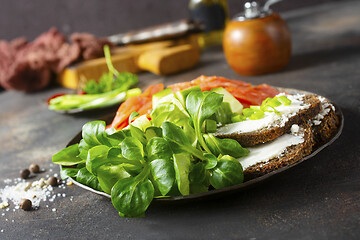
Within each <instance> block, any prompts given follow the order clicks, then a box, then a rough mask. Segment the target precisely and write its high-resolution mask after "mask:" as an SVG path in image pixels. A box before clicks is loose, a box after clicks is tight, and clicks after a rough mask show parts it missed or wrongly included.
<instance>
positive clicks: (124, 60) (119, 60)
mask: <svg viewBox="0 0 360 240" xmlns="http://www.w3.org/2000/svg"><path fill="white" fill-rule="evenodd" d="M174 44H175V42H174V41H161V42H154V43H146V44H139V45H129V46H125V47H118V48H114V49H112V50H111V61H112V63H113V65H114V67H115V68H116V69H117V70H118V71H119V72H131V73H139V72H141V69H140V68H139V67H138V65H137V59H138V57H139V55H140V54H141V53H143V52H145V51H148V50H149V49H158V48H165V47H169V46H172V45H174ZM108 71H109V70H108V67H107V65H106V61H105V58H104V57H103V58H97V59H92V60H87V61H83V62H80V63H77V64H74V65H72V66H69V67H67V68H66V69H65V70H64V71H63V72H62V73H61V74H60V75H59V76H58V82H59V83H60V84H61V85H62V86H64V87H66V88H71V89H77V88H78V87H79V84H80V83H81V82H83V81H86V80H90V79H95V80H98V79H99V78H100V77H101V75H102V74H103V73H105V72H108Z"/></svg>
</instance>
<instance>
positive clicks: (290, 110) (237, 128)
mask: <svg viewBox="0 0 360 240" xmlns="http://www.w3.org/2000/svg"><path fill="white" fill-rule="evenodd" d="M283 95H285V96H286V97H287V98H288V99H289V100H290V101H291V104H290V105H288V106H285V105H281V106H278V107H275V109H276V111H278V112H279V113H280V114H277V113H274V112H265V116H264V117H263V118H261V119H257V120H245V121H241V122H236V123H230V124H227V125H225V126H223V127H220V128H219V129H218V130H217V131H216V132H215V133H214V135H215V136H217V135H229V134H234V133H235V134H240V133H248V132H254V131H258V130H261V129H263V128H271V127H275V126H279V127H282V126H284V125H285V123H286V121H288V119H289V118H290V117H292V116H294V115H296V113H298V112H299V111H300V110H302V109H306V108H308V107H309V106H310V105H309V104H305V103H304V101H303V98H304V96H305V95H303V94H296V95H287V94H285V93H280V94H278V95H277V96H283Z"/></svg>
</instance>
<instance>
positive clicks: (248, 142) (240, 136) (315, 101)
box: [217, 95, 321, 147]
mask: <svg viewBox="0 0 360 240" xmlns="http://www.w3.org/2000/svg"><path fill="white" fill-rule="evenodd" d="M303 101H304V103H306V104H309V105H310V106H309V107H308V108H306V109H302V110H300V111H299V112H298V113H297V114H296V115H294V116H292V117H290V118H289V119H288V121H286V123H285V124H284V125H283V126H281V127H280V126H274V127H270V128H263V129H261V130H258V131H254V132H249V133H236V132H234V133H231V134H224V135H217V137H219V138H232V139H235V140H236V141H238V142H239V143H240V145H241V146H243V147H251V146H255V145H257V144H261V143H266V142H269V141H271V140H274V139H276V138H278V137H280V136H281V135H283V134H285V133H287V132H289V130H290V128H291V126H292V125H293V124H297V125H300V124H302V123H305V122H307V121H308V120H309V119H312V118H313V117H315V116H316V115H317V114H318V113H319V112H320V110H321V101H320V100H319V98H318V96H317V95H306V96H304V99H303Z"/></svg>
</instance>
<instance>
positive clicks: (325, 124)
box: [219, 95, 340, 181]
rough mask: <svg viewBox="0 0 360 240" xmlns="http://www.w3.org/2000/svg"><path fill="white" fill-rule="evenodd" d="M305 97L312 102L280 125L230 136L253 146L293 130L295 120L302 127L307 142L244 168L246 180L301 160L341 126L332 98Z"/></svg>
mask: <svg viewBox="0 0 360 240" xmlns="http://www.w3.org/2000/svg"><path fill="white" fill-rule="evenodd" d="M304 101H306V103H308V104H310V107H309V108H307V109H304V110H301V111H299V112H298V114H296V115H295V116H294V117H292V118H289V120H288V121H287V122H286V123H285V125H284V126H283V127H281V128H280V127H276V128H270V129H268V128H266V129H262V130H261V131H258V132H252V133H244V134H232V135H228V136H227V137H230V138H233V139H236V140H237V141H239V142H240V144H242V146H254V145H257V144H261V143H265V142H269V141H272V140H274V139H276V138H277V137H279V136H281V135H283V134H285V133H290V132H291V127H292V126H293V124H297V125H299V127H300V129H301V131H302V134H303V138H304V142H302V143H300V144H297V145H293V146H290V147H287V148H286V150H285V151H284V152H283V153H282V154H281V155H280V156H278V157H274V158H272V159H270V160H268V161H266V162H263V163H257V164H254V165H252V166H250V167H248V168H246V169H245V170H244V180H245V181H249V180H251V179H254V178H257V177H260V176H263V175H265V174H267V173H270V172H272V171H275V170H277V169H280V168H283V167H287V166H290V165H292V164H294V163H296V162H298V161H300V160H301V159H303V158H304V157H306V156H308V155H310V154H311V153H312V152H313V151H314V150H315V149H317V148H318V147H319V146H321V145H323V144H325V143H327V142H328V141H329V140H330V139H331V138H332V137H333V136H334V135H335V134H336V132H337V130H338V128H339V126H340V119H339V116H338V115H337V114H336V111H335V107H334V106H333V105H332V104H331V103H330V101H329V100H327V99H325V98H323V97H321V96H318V95H307V96H305V98H304ZM319 121H320V123H319ZM219 137H220V136H219ZM221 137H224V136H221Z"/></svg>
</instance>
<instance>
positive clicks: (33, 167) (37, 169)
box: [29, 164, 40, 173]
mask: <svg viewBox="0 0 360 240" xmlns="http://www.w3.org/2000/svg"><path fill="white" fill-rule="evenodd" d="M29 169H30V172H32V173H39V172H40V167H39V165H37V164H31V165H30V167H29Z"/></svg>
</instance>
